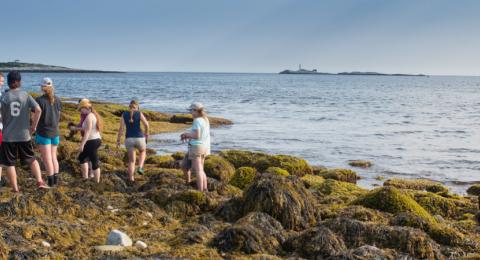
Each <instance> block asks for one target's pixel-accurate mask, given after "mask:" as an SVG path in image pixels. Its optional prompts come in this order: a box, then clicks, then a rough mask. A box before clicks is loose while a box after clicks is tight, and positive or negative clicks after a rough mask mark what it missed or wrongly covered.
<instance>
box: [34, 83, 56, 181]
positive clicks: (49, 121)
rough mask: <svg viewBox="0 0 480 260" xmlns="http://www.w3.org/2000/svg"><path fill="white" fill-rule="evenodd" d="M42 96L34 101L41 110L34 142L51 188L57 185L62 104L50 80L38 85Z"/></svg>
mask: <svg viewBox="0 0 480 260" xmlns="http://www.w3.org/2000/svg"><path fill="white" fill-rule="evenodd" d="M40 86H41V89H42V92H43V95H42V96H40V97H38V98H37V99H36V101H37V103H38V105H39V106H40V108H41V109H42V114H41V116H40V120H39V121H38V126H37V133H36V135H35V142H36V143H37V145H38V146H39V147H40V153H41V156H42V161H43V164H44V165H45V169H46V171H47V184H48V186H50V187H52V186H54V185H57V184H58V179H59V175H58V174H59V166H58V160H57V147H58V144H59V143H60V129H59V127H58V125H59V123H60V111H61V110H62V103H61V102H60V99H59V98H58V97H57V96H55V89H54V87H53V81H52V80H51V79H50V78H44V79H43V81H42V82H41V84H40Z"/></svg>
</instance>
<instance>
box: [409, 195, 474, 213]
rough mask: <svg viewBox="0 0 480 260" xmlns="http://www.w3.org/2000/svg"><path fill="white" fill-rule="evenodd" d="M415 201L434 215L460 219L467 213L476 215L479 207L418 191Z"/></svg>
mask: <svg viewBox="0 0 480 260" xmlns="http://www.w3.org/2000/svg"><path fill="white" fill-rule="evenodd" d="M411 194H412V196H413V199H414V200H415V201H416V202H417V203H418V204H420V205H421V206H422V207H423V208H424V209H426V210H427V211H428V212H429V213H430V214H432V215H440V216H442V217H444V218H453V219H460V218H461V217H462V216H463V215H464V214H465V213H474V212H475V211H476V210H477V207H476V205H475V204H474V203H472V202H471V201H469V200H466V199H456V198H445V197H442V196H439V195H437V194H434V193H431V192H423V191H416V192H412V193H411Z"/></svg>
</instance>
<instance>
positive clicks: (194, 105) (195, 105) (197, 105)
mask: <svg viewBox="0 0 480 260" xmlns="http://www.w3.org/2000/svg"><path fill="white" fill-rule="evenodd" d="M204 108H205V107H204V106H203V104H202V103H200V102H193V103H192V104H191V105H190V107H189V108H188V109H187V110H200V109H204Z"/></svg>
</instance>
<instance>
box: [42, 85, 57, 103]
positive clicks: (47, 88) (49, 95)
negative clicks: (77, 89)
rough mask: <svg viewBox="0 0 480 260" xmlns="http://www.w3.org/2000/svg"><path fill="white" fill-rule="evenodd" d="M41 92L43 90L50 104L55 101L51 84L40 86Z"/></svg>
mask: <svg viewBox="0 0 480 260" xmlns="http://www.w3.org/2000/svg"><path fill="white" fill-rule="evenodd" d="M42 90H43V92H45V95H46V96H47V98H48V101H49V102H50V104H51V105H53V103H54V102H55V93H54V92H55V91H54V89H53V86H51V85H50V86H43V87H42Z"/></svg>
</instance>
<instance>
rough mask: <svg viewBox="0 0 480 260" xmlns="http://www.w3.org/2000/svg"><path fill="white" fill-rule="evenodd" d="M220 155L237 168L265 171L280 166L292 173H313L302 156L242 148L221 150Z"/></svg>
mask: <svg viewBox="0 0 480 260" xmlns="http://www.w3.org/2000/svg"><path fill="white" fill-rule="evenodd" d="M220 156H222V157H223V158H225V159H226V160H227V161H229V162H230V163H232V164H233V166H235V168H240V167H243V166H248V167H253V168H255V169H257V171H258V172H265V170H267V169H268V168H269V167H279V168H281V169H283V170H286V171H287V172H288V173H289V174H291V175H296V176H299V177H301V176H303V175H305V174H312V172H313V170H312V167H311V166H310V165H309V164H308V163H307V161H305V160H304V159H302V158H298V157H295V156H289V155H270V154H266V153H261V152H250V151H240V150H226V151H221V152H220Z"/></svg>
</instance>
